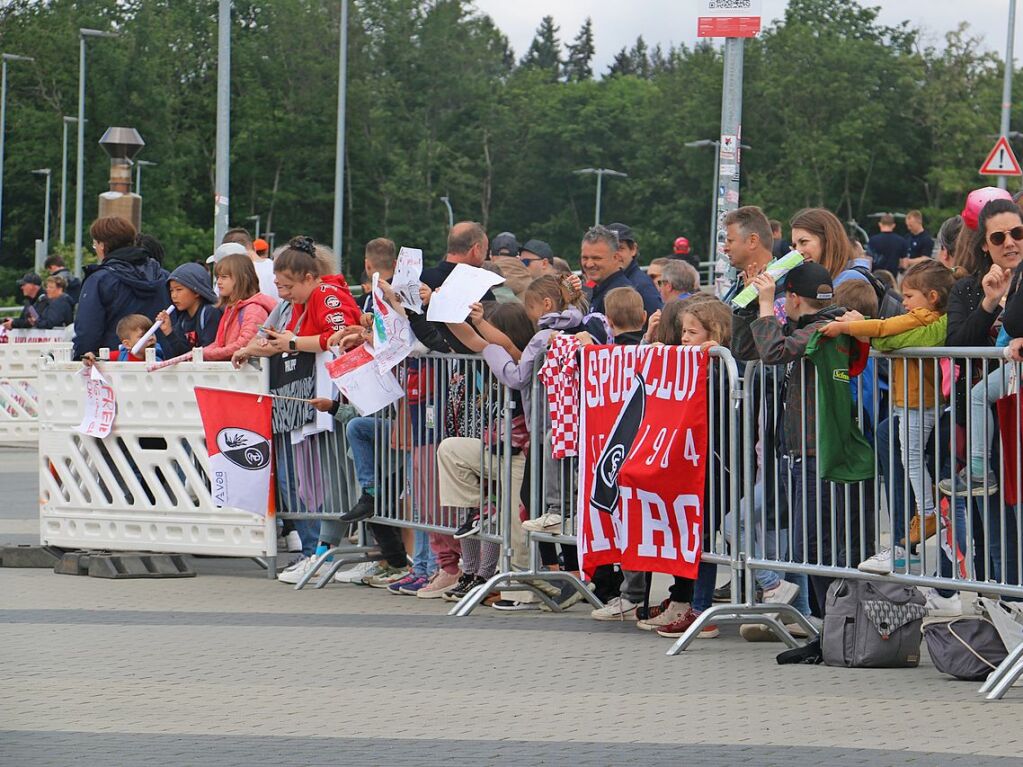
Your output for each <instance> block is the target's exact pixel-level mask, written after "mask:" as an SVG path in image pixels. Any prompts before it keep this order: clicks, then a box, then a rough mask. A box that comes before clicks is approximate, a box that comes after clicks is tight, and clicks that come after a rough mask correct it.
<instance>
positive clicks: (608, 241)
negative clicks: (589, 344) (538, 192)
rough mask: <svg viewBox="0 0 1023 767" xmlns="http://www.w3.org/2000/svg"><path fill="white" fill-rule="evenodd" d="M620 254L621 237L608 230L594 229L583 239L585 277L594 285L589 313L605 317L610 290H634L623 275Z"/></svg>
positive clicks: (595, 227) (601, 227)
mask: <svg viewBox="0 0 1023 767" xmlns="http://www.w3.org/2000/svg"><path fill="white" fill-rule="evenodd" d="M617 253H618V235H617V234H615V233H614V232H613V231H612V230H611V229H610V228H609V227H604V226H599V225H598V226H594V227H591V228H590V229H589V230H588V231H587V232H586V234H584V235H583V242H582V248H581V251H580V260H581V262H582V267H583V276H585V277H586V279H587V280H589V281H591V282H593V283H595V284H594V287H593V293H592V295H591V296H590V310H591V311H594V312H597V313H599V314H603V313H604V296H606V295H607V293H608V291H609V290H614V289H615V288H631V287H633V285H632V283H631V282H630V281H629V278H628V277H626V276H625V272H623V271H622V267H621V262H620V261H619V259H618V256H617ZM644 276H645V275H644ZM647 279H649V278H647ZM652 284H653V283H651V285H652ZM655 290H656V289H655ZM658 300H660V296H658ZM645 305H646V302H645V301H644V307H645Z"/></svg>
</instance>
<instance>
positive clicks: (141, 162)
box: [135, 160, 157, 197]
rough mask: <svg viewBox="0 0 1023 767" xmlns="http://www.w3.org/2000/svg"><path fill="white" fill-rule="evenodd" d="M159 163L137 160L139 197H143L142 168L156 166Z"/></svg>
mask: <svg viewBox="0 0 1023 767" xmlns="http://www.w3.org/2000/svg"><path fill="white" fill-rule="evenodd" d="M156 164H157V163H155V162H152V161H150V160H136V161H135V194H137V195H138V196H139V197H141V196H142V166H143V165H156Z"/></svg>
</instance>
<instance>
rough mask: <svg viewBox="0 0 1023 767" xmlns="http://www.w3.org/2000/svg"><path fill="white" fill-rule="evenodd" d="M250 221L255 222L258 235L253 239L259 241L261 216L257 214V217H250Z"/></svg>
mask: <svg viewBox="0 0 1023 767" xmlns="http://www.w3.org/2000/svg"><path fill="white" fill-rule="evenodd" d="M248 220H249V221H255V222H256V234H255V236H253V238H252V239H254V240H258V239H259V214H258V213H257V214H256V215H254V216H249V217H248Z"/></svg>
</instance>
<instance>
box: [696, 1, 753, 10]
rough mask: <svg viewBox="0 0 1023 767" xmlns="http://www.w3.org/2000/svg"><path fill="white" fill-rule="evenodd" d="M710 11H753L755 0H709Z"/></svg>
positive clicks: (708, 7) (708, 8)
mask: <svg viewBox="0 0 1023 767" xmlns="http://www.w3.org/2000/svg"><path fill="white" fill-rule="evenodd" d="M707 10H708V11H751V10H753V0H707Z"/></svg>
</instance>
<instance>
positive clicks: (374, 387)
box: [327, 346, 405, 416]
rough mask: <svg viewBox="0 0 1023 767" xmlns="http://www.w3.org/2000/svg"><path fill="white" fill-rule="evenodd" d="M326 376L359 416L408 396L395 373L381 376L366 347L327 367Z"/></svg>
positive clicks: (378, 409)
mask: <svg viewBox="0 0 1023 767" xmlns="http://www.w3.org/2000/svg"><path fill="white" fill-rule="evenodd" d="M327 372H328V373H330V377H331V379H332V380H333V381H334V385H335V386H337V388H338V391H340V392H341V393H342V394H343V395H345V397H346V398H347V400H348V401H349V402H350V403H351V404H352V405H353V406H354V407H355V409H356V410H357V411H359V415H364V416H365V415H372V414H373V413H376V412H378V411H380V410H383V409H384V408H385V407H387V406H388V405H392V404H394V403H395V402H397V401H398V400H400V399H401V398H402V397H404V396H405V391H404V390H403V389H402V388H401V384H399V383H398V379H397V378H395V377H394V373H392V372H390V371H387V372H384V373H381V372H380V369H379V368H378V367H377V365H376V362H375V360H374V358H373V354H372V353H371V352H370V350H369V348H368V347H366V346H360V347H359V348H357V349H353V350H352V351H350V352H347V353H345V354H342V355H341V356H340V357H338V358H337V359H336V360H334V361H333V362H329V363H327Z"/></svg>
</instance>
